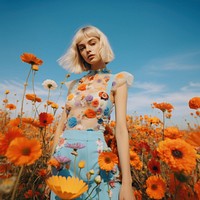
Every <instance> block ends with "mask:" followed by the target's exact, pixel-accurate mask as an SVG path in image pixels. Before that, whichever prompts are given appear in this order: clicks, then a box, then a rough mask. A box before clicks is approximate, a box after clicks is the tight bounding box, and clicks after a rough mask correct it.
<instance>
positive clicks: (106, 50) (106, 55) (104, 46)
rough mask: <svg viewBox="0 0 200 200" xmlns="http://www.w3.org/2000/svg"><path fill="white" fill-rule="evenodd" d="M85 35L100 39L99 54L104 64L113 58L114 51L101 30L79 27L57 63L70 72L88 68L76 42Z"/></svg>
mask: <svg viewBox="0 0 200 200" xmlns="http://www.w3.org/2000/svg"><path fill="white" fill-rule="evenodd" d="M85 37H96V38H98V39H99V41H100V52H99V53H100V56H101V58H102V60H103V61H104V63H105V64H107V63H109V62H111V61H112V60H113V59H114V53H113V51H112V49H111V46H110V44H109V42H108V39H107V37H106V36H105V34H104V33H103V32H101V31H100V30H99V29H98V28H96V27H94V26H86V27H83V28H81V29H79V30H78V31H77V32H76V34H75V36H74V38H73V40H72V43H71V46H70V47H69V49H68V50H67V52H66V53H65V54H64V55H63V56H62V57H61V58H60V59H58V63H59V64H60V65H61V66H62V67H63V68H64V69H66V70H68V71H69V72H72V73H76V74H78V73H81V72H83V71H88V70H90V65H89V64H88V63H86V62H85V61H84V60H83V58H82V56H81V55H80V53H79V49H78V46H77V45H78V43H80V42H81V40H82V39H84V38H85Z"/></svg>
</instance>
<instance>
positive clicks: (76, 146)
mask: <svg viewBox="0 0 200 200" xmlns="http://www.w3.org/2000/svg"><path fill="white" fill-rule="evenodd" d="M65 146H66V147H67V148H71V149H74V150H77V149H82V148H84V147H85V145H84V144H82V143H79V142H77V143H73V144H70V143H67V144H66V145H65Z"/></svg>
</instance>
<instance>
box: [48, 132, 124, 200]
mask: <svg viewBox="0 0 200 200" xmlns="http://www.w3.org/2000/svg"><path fill="white" fill-rule="evenodd" d="M103 150H108V147H107V144H106V142H105V139H104V135H103V132H102V131H93V130H66V131H65V132H64V133H63V134H62V135H61V137H60V140H59V143H58V145H57V147H56V151H55V153H54V157H55V158H56V159H58V160H59V158H60V159H61V160H62V159H63V158H65V159H64V160H65V161H66V163H64V164H63V165H62V167H61V168H60V169H56V168H54V167H53V168H52V173H53V175H59V176H65V177H68V176H76V177H78V178H79V179H82V180H83V181H84V182H86V183H87V184H88V188H89V189H88V191H87V192H85V193H84V194H82V195H81V196H80V197H79V198H76V200H85V199H87V200H90V199H93V200H110V199H112V200H118V195H119V189H120V183H119V181H117V178H116V177H118V172H119V171H118V168H117V166H116V169H114V170H112V171H109V172H106V171H103V170H101V169H100V168H99V165H98V156H99V153H101V152H102V151H103ZM66 159H67V160H66ZM80 161H84V163H85V166H84V168H79V162H80ZM82 163H83V162H82ZM98 175H100V176H101V179H102V181H101V183H100V184H99V185H98V184H97V183H96V182H95V178H96V177H97V176H98ZM50 199H51V200H60V198H59V197H58V196H56V195H55V194H54V193H53V192H51V198H50Z"/></svg>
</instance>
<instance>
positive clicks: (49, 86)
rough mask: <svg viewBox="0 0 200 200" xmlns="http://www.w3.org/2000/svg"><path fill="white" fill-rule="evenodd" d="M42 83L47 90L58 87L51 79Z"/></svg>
mask: <svg viewBox="0 0 200 200" xmlns="http://www.w3.org/2000/svg"><path fill="white" fill-rule="evenodd" d="M42 85H43V87H44V88H45V89H47V90H55V89H56V88H57V87H58V85H57V83H56V82H55V81H54V80H51V79H47V80H45V81H44V82H43V83H42Z"/></svg>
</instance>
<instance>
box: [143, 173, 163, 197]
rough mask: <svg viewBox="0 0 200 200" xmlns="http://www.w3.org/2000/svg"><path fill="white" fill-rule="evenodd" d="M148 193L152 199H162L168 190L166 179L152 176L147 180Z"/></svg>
mask: <svg viewBox="0 0 200 200" xmlns="http://www.w3.org/2000/svg"><path fill="white" fill-rule="evenodd" d="M146 184H147V189H146V193H147V195H148V196H149V197H150V198H152V199H162V198H163V197H164V195H165V190H166V183H165V181H164V180H163V179H162V178H161V177H159V176H150V177H149V178H148V179H147V180H146Z"/></svg>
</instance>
